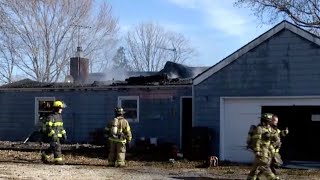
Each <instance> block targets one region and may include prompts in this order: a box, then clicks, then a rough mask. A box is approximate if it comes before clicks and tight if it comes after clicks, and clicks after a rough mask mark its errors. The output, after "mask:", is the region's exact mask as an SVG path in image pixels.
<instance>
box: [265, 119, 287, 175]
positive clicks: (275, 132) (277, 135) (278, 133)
mask: <svg viewBox="0 0 320 180" xmlns="http://www.w3.org/2000/svg"><path fill="white" fill-rule="evenodd" d="M278 121H279V120H278V116H276V115H273V116H272V121H271V128H272V133H271V144H272V146H273V147H274V153H273V156H272V160H271V166H270V168H271V170H272V172H273V173H274V174H275V175H278V172H277V170H276V168H278V167H280V166H281V165H282V164H283V161H282V159H281V155H280V153H279V150H280V147H281V137H285V136H287V135H288V134H289V130H288V128H286V129H285V130H280V129H278V127H277V126H278Z"/></svg>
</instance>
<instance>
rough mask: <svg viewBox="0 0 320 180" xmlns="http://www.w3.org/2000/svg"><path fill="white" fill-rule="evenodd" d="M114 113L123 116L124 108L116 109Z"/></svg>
mask: <svg viewBox="0 0 320 180" xmlns="http://www.w3.org/2000/svg"><path fill="white" fill-rule="evenodd" d="M114 112H115V114H116V115H123V114H124V113H125V112H124V110H123V108H122V107H116V108H115V109H114Z"/></svg>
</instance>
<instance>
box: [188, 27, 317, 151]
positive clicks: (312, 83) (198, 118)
mask: <svg viewBox="0 0 320 180" xmlns="http://www.w3.org/2000/svg"><path fill="white" fill-rule="evenodd" d="M319 69H320V47H319V46H318V45H316V44H314V43H312V42H310V41H308V40H306V39H304V38H301V37H300V36H298V35H296V34H294V33H292V32H291V31H289V30H282V31H280V32H279V33H277V34H276V35H274V36H272V37H271V38H270V39H268V40H266V41H264V42H263V43H262V44H260V45H259V46H257V47H256V48H254V49H252V50H251V51H249V52H247V53H246V54H244V55H243V56H241V57H239V58H238V59H237V60H235V61H234V62H232V63H231V64H229V65H228V66H226V67H224V68H223V69H221V70H220V71H218V72H216V73H215V74H213V75H212V76H211V77H209V78H208V79H206V80H204V81H203V82H201V83H200V84H198V85H196V86H195V87H194V95H195V96H194V105H195V112H194V113H195V114H194V117H195V119H194V125H195V126H208V127H210V128H212V129H214V131H215V138H214V140H213V141H214V142H213V143H214V147H215V152H217V153H218V152H219V131H220V129H219V124H220V97H223V96H304V95H320V91H319V90H320V83H319V79H320V71H319Z"/></svg>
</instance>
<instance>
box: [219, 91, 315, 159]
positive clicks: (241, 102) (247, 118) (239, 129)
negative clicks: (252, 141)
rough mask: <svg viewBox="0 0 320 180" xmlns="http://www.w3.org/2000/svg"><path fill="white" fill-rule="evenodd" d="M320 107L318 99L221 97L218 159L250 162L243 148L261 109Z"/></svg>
mask: <svg viewBox="0 0 320 180" xmlns="http://www.w3.org/2000/svg"><path fill="white" fill-rule="evenodd" d="M291 105H320V97H254V98H234V97H233V98H221V107H220V120H221V121H220V129H221V131H220V159H221V160H230V161H233V162H251V161H252V159H253V154H252V152H250V151H249V150H247V149H246V138H247V133H248V130H249V127H250V125H252V124H258V123H259V118H260V114H261V107H262V106H291Z"/></svg>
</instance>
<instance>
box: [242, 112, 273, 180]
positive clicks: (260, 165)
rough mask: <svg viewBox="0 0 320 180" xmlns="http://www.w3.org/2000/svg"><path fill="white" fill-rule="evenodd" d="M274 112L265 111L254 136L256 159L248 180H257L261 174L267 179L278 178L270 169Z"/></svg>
mask: <svg viewBox="0 0 320 180" xmlns="http://www.w3.org/2000/svg"><path fill="white" fill-rule="evenodd" d="M272 116H273V114H270V113H264V114H262V116H261V123H260V124H259V125H258V126H257V127H256V130H255V131H254V134H253V135H252V138H254V141H253V142H254V144H253V152H254V154H255V159H254V162H253V167H252V169H251V171H250V173H249V175H248V177H247V180H256V179H257V178H260V177H261V176H265V177H266V178H267V179H270V180H274V179H278V178H277V177H276V176H275V174H274V173H273V172H272V171H271V169H270V163H271V158H272V152H273V148H272V146H271V144H270V137H271V132H272V130H271V126H270V124H271V120H272Z"/></svg>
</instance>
